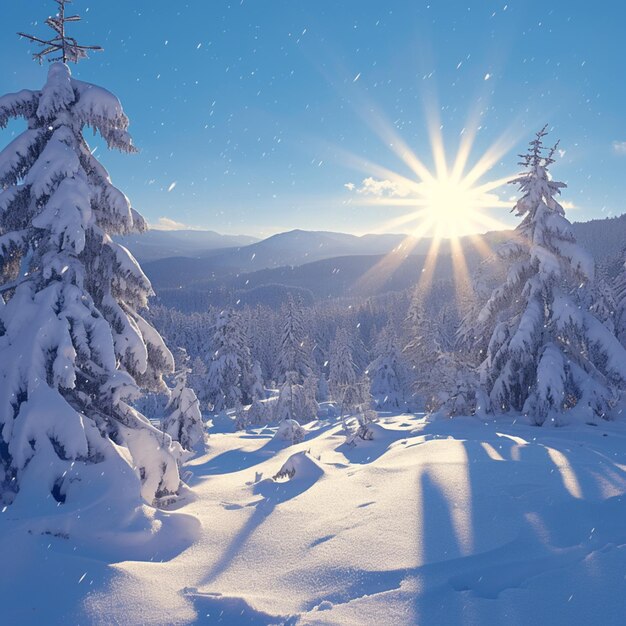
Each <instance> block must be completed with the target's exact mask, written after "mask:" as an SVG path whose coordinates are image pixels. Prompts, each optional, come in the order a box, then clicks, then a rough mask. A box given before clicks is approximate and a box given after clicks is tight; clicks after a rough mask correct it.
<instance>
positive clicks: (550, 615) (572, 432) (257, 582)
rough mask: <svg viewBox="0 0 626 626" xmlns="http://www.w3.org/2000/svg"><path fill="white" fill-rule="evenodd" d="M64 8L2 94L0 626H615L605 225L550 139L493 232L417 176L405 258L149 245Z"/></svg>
mask: <svg viewBox="0 0 626 626" xmlns="http://www.w3.org/2000/svg"><path fill="white" fill-rule="evenodd" d="M55 1H56V5H58V6H57V11H58V12H57V13H56V14H55V15H53V16H51V17H49V18H48V19H47V20H46V22H45V24H46V26H47V27H48V30H49V38H48V39H46V38H45V37H46V35H43V34H42V33H41V30H42V29H41V28H39V27H38V28H37V33H38V34H37V36H34V35H29V34H26V33H20V36H21V38H22V39H25V40H26V41H27V42H28V43H29V45H31V46H33V49H34V56H35V59H36V60H39V61H40V62H42V61H45V64H44V65H43V66H42V67H41V68H40V72H39V74H38V75H39V76H41V77H42V81H41V84H40V85H38V86H37V85H35V86H33V85H32V84H30V83H31V82H32V80H31V78H32V77H28V78H26V77H25V79H24V86H23V88H21V90H19V91H16V92H12V93H8V94H6V95H4V96H1V97H0V129H3V130H2V131H1V132H0V136H2V144H1V145H2V146H3V147H2V151H1V152H0V511H1V513H0V553H1V554H2V566H1V567H0V607H2V614H3V615H4V616H5V617H3V618H2V621H3V623H7V624H42V623H46V624H73V623H76V624H86V623H89V624H194V623H203V624H235V625H236V624H268V625H269V624H293V625H295V624H316V625H317V624H319V625H322V624H328V625H331V624H346V625H348V624H377V625H378V624H444V623H445V624H492V623H493V624H500V623H504V622H507V623H513V624H527V623H531V622H532V621H533V620H535V621H536V622H537V623H546V624H587V623H599V624H607V625H610V624H621V623H623V620H624V609H625V606H624V603H623V600H622V596H623V593H622V587H623V584H624V568H625V567H626V553H625V551H624V549H625V548H624V547H625V546H626V529H625V526H624V523H623V521H624V519H626V500H624V494H625V493H626V418H625V417H624V407H626V238H625V237H624V234H625V233H626V223H625V222H624V220H623V219H622V218H620V217H614V218H610V219H596V220H595V221H590V222H577V223H572V221H571V220H570V218H571V212H570V210H569V209H566V208H564V207H569V206H570V205H569V204H568V201H569V200H568V193H570V190H571V187H572V183H571V182H570V184H569V186H568V184H566V183H564V182H560V181H559V177H560V173H559V172H560V170H559V168H560V165H561V163H562V160H563V158H564V156H565V154H566V152H565V150H563V148H562V146H561V145H560V143H559V142H558V141H557V139H556V138H557V137H558V134H559V124H558V120H555V121H554V124H549V125H548V124H546V125H545V126H544V127H543V128H540V129H537V130H536V131H535V132H532V131H530V132H529V133H528V136H527V137H526V142H527V143H526V146H525V147H524V148H523V152H522V153H521V154H520V155H519V157H517V158H516V157H515V156H511V154H507V156H506V159H508V161H509V163H508V164H507V167H509V168H510V169H513V170H515V171H516V172H517V173H516V174H515V175H512V176H510V177H507V178H506V180H505V181H504V182H503V183H501V184H502V185H505V187H506V191H505V192H503V193H505V195H506V197H508V198H509V200H507V201H506V202H505V201H503V200H501V199H498V203H497V204H496V206H498V207H500V205H505V206H506V208H504V206H502V207H501V208H499V209H498V210H500V211H502V212H505V211H510V212H512V214H513V218H514V220H515V221H514V222H512V223H509V224H508V226H509V228H501V229H497V230H493V229H492V230H490V231H489V232H487V233H484V234H473V233H469V234H467V233H457V231H456V230H455V229H454V228H453V226H454V225H453V224H452V222H454V221H455V220H456V221H458V222H462V218H461V216H460V215H459V214H458V213H457V212H453V211H452V210H451V209H448V208H446V207H447V206H448V205H449V204H450V203H454V202H458V203H460V204H463V196H462V193H461V192H463V193H469V194H470V195H471V193H473V191H472V192H471V193H470V192H468V191H467V187H468V186H471V185H470V183H468V184H467V185H466V187H465V188H463V186H462V185H458V189H456V190H455V189H452V188H453V187H454V184H455V182H454V180H455V179H454V177H452V176H450V177H449V178H448V179H445V180H444V181H441V180H435V179H433V181H430V182H428V181H429V179H428V175H427V173H425V172H422V178H421V179H420V182H419V183H415V185H416V188H417V189H418V190H421V191H420V193H422V192H423V189H424V188H423V185H431V186H434V187H435V188H436V189H435V191H432V190H431V191H428V192H423V193H425V194H426V195H425V196H424V198H422V200H423V201H424V202H425V203H426V205H429V203H430V205H432V207H431V208H430V209H429V208H426V209H424V211H426V214H425V215H423V214H422V213H419V211H420V210H422V209H420V210H418V213H417V214H418V215H419V216H422V218H423V219H424V223H425V224H427V226H428V224H429V222H428V220H431V221H432V223H433V224H434V226H433V227H432V231H424V233H426V234H419V233H420V231H419V230H416V231H415V232H411V233H410V234H406V235H402V236H399V237H398V236H396V235H393V234H389V233H386V234H383V235H365V236H363V237H356V236H353V235H343V234H340V233H334V232H330V231H324V232H322V231H312V230H311V231H305V230H294V231H291V232H285V233H279V234H278V235H274V236H272V237H260V238H256V237H252V236H250V237H233V236H223V235H219V234H217V233H210V236H209V234H208V231H207V232H206V233H201V232H200V231H197V232H196V231H188V232H187V231H183V230H180V231H171V232H170V231H164V232H161V231H157V230H150V228H149V226H148V223H147V221H146V219H145V218H144V217H143V216H142V215H141V214H140V213H139V212H138V211H137V210H136V209H135V208H134V205H133V204H132V203H131V200H130V199H129V197H127V196H126V194H125V192H124V190H122V189H121V188H118V187H117V186H116V182H115V180H114V178H115V177H114V176H111V175H109V172H108V171H107V169H106V168H105V165H104V164H105V163H108V162H109V161H108V159H109V158H110V157H109V153H108V152H107V151H106V150H105V148H106V149H110V150H112V151H117V152H120V153H122V154H123V155H124V156H125V157H127V164H126V165H125V166H124V167H127V168H129V169H130V168H132V167H133V165H132V158H133V155H134V154H135V153H137V148H136V146H135V144H134V143H133V139H132V138H131V135H130V130H129V129H130V128H131V126H130V121H129V118H128V117H127V115H126V113H125V112H124V109H123V108H122V104H121V102H120V100H119V99H118V97H117V96H116V95H114V94H113V93H112V92H111V91H109V90H107V89H106V88H104V87H100V86H98V85H96V84H95V82H94V83H92V82H86V81H85V80H83V79H82V77H83V76H86V75H87V74H88V73H89V72H87V71H86V70H82V67H85V68H88V67H89V65H88V63H85V64H81V65H80V66H78V65H73V64H77V63H78V61H82V60H85V59H87V58H88V57H89V56H94V55H95V54H97V53H99V52H101V49H100V48H99V46H95V45H94V46H91V45H90V46H84V45H81V44H79V43H78V42H77V40H76V39H74V38H73V37H72V36H71V35H70V34H69V31H70V29H73V28H74V22H77V21H79V17H78V16H77V15H73V14H72V15H70V14H69V9H70V4H71V3H70V2H69V0H55ZM77 4H78V3H77ZM50 32H51V34H50ZM16 45H18V44H16ZM199 47H200V46H198V48H199ZM459 66H460V64H459ZM77 67H81V71H80V74H79V72H78V70H77V69H75V68H77ZM77 74H78V75H80V76H81V79H79V78H78V77H77ZM359 77H360V74H358V75H357V76H356V78H353V79H352V81H351V82H352V83H356V82H357V81H358V80H359ZM488 77H489V74H487V76H486V77H485V78H484V80H485V81H487V80H488ZM98 78H99V76H98V72H97V71H93V80H94V81H98ZM94 142H95V143H96V144H97V147H93V146H92V144H93V143H94ZM98 148H100V149H98ZM420 167H423V166H420ZM420 167H416V169H417V170H418V171H422V170H420ZM431 178H432V176H431ZM476 178H478V177H476ZM368 180H369V181H370V182H369V183H367V184H365V185H364V187H363V188H362V189H359V190H356V193H357V194H362V195H366V194H367V193H369V192H370V190H371V188H372V187H374V186H375V185H376V184H377V183H376V181H375V180H374V179H373V178H370V179H365V181H364V183H365V182H366V181H368ZM463 180H466V179H463ZM398 181H400V182H402V180H401V177H400V176H398V177H397V180H394V181H393V184H392V183H389V182H388V181H387V185H386V187H385V186H384V189H385V192H384V193H383V196H382V197H383V198H389V195H385V194H389V193H391V192H389V189H394V190H395V189H396V187H397V186H398V185H399V184H400V182H398ZM424 181H426V182H424ZM443 183H446V184H447V185H448V188H450V189H452V192H450V191H449V190H448V191H445V193H444V192H442V191H441V188H444V187H445V185H444V184H443ZM402 184H406V183H405V182H403V183H402ZM464 184H465V183H464ZM472 184H474V186H475V187H476V188H478V185H477V184H476V181H475V180H474V181H473V183H472ZM583 184H584V181H576V182H575V185H583ZM393 185H396V187H394V186H393ZM420 185H422V186H420ZM484 186H485V187H489V185H488V184H486V185H484ZM174 187H175V183H172V184H170V185H169V189H168V192H171V191H172V190H173V189H174ZM345 187H346V188H347V190H348V191H350V192H352V191H353V189H351V188H350V186H349V185H345ZM496 187H497V185H495V184H494V185H493V186H492V187H489V192H491V191H492V189H495V188H496ZM352 188H354V185H352ZM409 188H410V187H409ZM459 189H460V190H461V191H459ZM463 189H465V191H463ZM413 191H415V189H413ZM393 193H396V192H395V191H394V192H393ZM408 193H409V192H406V193H405V192H402V193H398V194H397V196H398V197H400V198H406V196H407V194H408ZM442 193H443V196H445V198H444V200H442V199H441V198H442ZM468 197H469V196H468ZM476 197H479V196H476ZM476 197H474V196H472V197H471V202H469V201H468V204H467V207H465V208H467V210H468V211H470V210H471V211H475V210H476V209H475V203H476ZM491 201H493V200H491ZM430 205H429V206H430ZM420 206H421V205H420ZM463 206H464V205H463ZM433 207H434V208H433ZM457 210H458V207H456V208H455V209H454V211H457ZM429 211H430V212H429ZM420 219H421V218H420ZM446 228H447V230H446ZM442 229H443V230H442ZM218 230H219V228H218ZM483 230H488V229H486V228H485V229H483ZM189 233H193V236H192V235H190V234H189ZM177 234H178V237H179V239H176V235H177ZM151 237H152V239H151ZM203 237H204V238H203ZM209 239H210V241H211V243H210V244H209V243H208V242H209ZM422 239H425V240H427V245H426V244H423V243H422V241H421V240H422ZM146 242H147V243H146ZM423 245H426V247H423ZM421 246H422V247H421ZM142 268H144V269H142ZM5 620H6V622H5Z"/></svg>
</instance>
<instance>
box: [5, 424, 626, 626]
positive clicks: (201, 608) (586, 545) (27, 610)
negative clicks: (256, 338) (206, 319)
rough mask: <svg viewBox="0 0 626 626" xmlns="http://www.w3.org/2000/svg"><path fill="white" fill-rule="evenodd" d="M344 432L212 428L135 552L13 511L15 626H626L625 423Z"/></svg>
mask: <svg viewBox="0 0 626 626" xmlns="http://www.w3.org/2000/svg"><path fill="white" fill-rule="evenodd" d="M340 428H341V427H340V426H338V425H334V424H329V423H327V422H319V423H314V424H311V425H309V426H308V431H309V433H308V436H307V439H306V441H305V442H304V443H302V444H299V445H296V446H293V447H286V448H285V447H284V444H283V443H282V442H278V441H276V440H273V439H272V435H273V431H272V429H260V430H259V431H253V432H248V433H243V434H242V433H237V434H233V433H224V434H221V433H213V434H212V436H211V439H210V452H209V454H207V455H206V456H204V457H201V458H198V459H196V460H194V461H192V462H191V464H190V466H189V469H190V470H191V471H192V473H193V474H192V478H191V484H192V486H193V490H194V492H195V494H196V499H195V501H192V502H189V503H188V504H186V505H185V506H184V507H183V508H182V509H181V510H180V511H179V512H177V513H172V514H171V515H169V516H166V517H169V519H164V520H162V525H161V526H160V525H159V524H155V527H154V529H153V536H154V539H153V544H152V545H150V544H149V543H147V544H145V545H143V548H141V549H139V548H137V547H136V546H135V547H132V546H133V545H134V544H133V543H132V542H129V546H130V547H129V549H128V556H127V558H128V559H134V560H120V550H119V546H118V548H117V549H116V550H114V551H113V552H112V553H111V554H110V555H109V558H106V557H107V555H106V549H105V547H104V546H101V549H99V550H96V549H95V548H93V547H92V548H90V549H85V548H79V549H75V545H74V542H73V540H72V538H71V537H70V539H66V538H63V537H54V536H49V535H41V534H40V532H38V531H37V530H36V529H35V528H34V527H33V526H32V524H31V525H30V527H31V530H33V532H32V534H29V533H28V532H27V530H28V528H29V524H28V523H26V522H21V523H18V522H16V521H11V520H9V519H8V516H10V510H7V511H6V512H5V513H4V514H3V515H2V518H3V519H2V521H0V550H1V553H2V554H3V567H2V568H0V572H1V574H0V602H1V605H2V607H3V619H5V620H6V622H5V623H11V624H21V623H25V624H30V623H33V624H34V623H42V620H43V618H44V616H45V621H46V623H49V624H61V623H74V622H77V623H94V624H112V623H115V624H116V623H120V624H122V623H123V624H140V623H145V624H189V623H201V624H229V625H237V624H285V623H286V624H316V625H322V624H328V625H330V624H333V625H334V624H355V625H356V624H416V623H419V624H444V623H445V624H502V623H508V624H520V625H521V624H528V623H533V622H534V623H537V624H588V623H598V624H605V625H611V624H623V622H624V618H623V615H624V609H625V608H626V602H625V601H624V597H623V588H624V575H625V573H626V525H625V524H624V520H625V519H626V500H624V497H623V494H624V491H625V489H626V426H625V425H624V424H622V423H619V422H616V423H603V424H600V425H599V426H588V425H583V426H576V427H574V426H572V427H564V428H559V429H555V428H541V429H540V428H534V427H531V426H528V425H525V424H520V423H517V424H516V423H514V422H513V421H512V420H509V421H507V420H506V419H505V420H504V421H502V420H500V421H499V422H497V423H496V422H488V423H483V422H480V421H478V420H476V419H474V418H456V419H455V420H452V421H448V420H446V421H440V422H433V423H427V422H426V421H425V420H424V419H423V418H419V417H415V416H392V417H385V418H383V419H382V421H381V422H380V423H379V424H378V425H377V426H376V427H375V439H374V441H372V442H363V443H361V444H360V445H359V446H357V447H355V448H350V447H347V446H346V445H345V443H344V439H345V438H344V436H343V435H342V434H341V432H340ZM294 454H296V456H293V455H294ZM290 459H291V460H290ZM285 463H287V465H286V466H285V467H284V465H285ZM281 469H282V470H285V469H286V470H289V472H283V475H282V476H281V477H280V478H278V479H277V480H276V481H274V480H272V479H271V477H272V476H275V475H277V474H278V473H279V472H280V471H281ZM293 469H295V474H292V470H293ZM290 475H291V478H290V477H289V476H290ZM179 518H180V519H179ZM193 518H197V519H198V520H200V522H201V526H202V528H201V530H199V531H198V530H197V529H195V528H194V527H193V524H191V523H190V520H191V519H193ZM177 519H178V522H176V520H177ZM176 524H178V534H174V536H173V535H172V533H171V530H172V528H175V527H176V526H175V525H176ZM37 528H39V527H37ZM168 529H169V530H168ZM114 561H118V562H114ZM109 562H111V564H108V563H109Z"/></svg>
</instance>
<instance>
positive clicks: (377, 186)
mask: <svg viewBox="0 0 626 626" xmlns="http://www.w3.org/2000/svg"><path fill="white" fill-rule="evenodd" d="M345 187H346V189H349V190H350V191H356V192H357V193H359V194H361V195H364V196H376V197H377V198H406V196H408V195H409V194H410V193H411V190H410V189H409V187H408V186H407V185H403V184H401V183H399V182H394V181H392V180H377V179H376V178H372V177H371V176H369V177H368V178H364V179H363V182H362V183H361V186H360V187H358V188H356V189H355V185H354V183H347V184H346V185H345Z"/></svg>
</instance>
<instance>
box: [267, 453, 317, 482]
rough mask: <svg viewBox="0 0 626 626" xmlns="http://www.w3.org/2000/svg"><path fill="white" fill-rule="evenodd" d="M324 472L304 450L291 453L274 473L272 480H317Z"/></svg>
mask: <svg viewBox="0 0 626 626" xmlns="http://www.w3.org/2000/svg"><path fill="white" fill-rule="evenodd" d="M323 474H324V470H323V469H322V468H321V467H320V465H319V463H318V462H317V461H316V460H315V459H314V458H313V457H312V456H311V455H310V454H309V453H308V452H305V451H302V452H296V453H295V454H292V455H291V456H290V457H289V458H288V459H287V461H286V462H285V463H284V464H283V466H282V467H281V468H280V470H279V471H278V472H277V473H276V474H275V475H274V477H273V480H285V479H286V480H306V479H311V478H313V479H314V480H318V479H319V478H321V476H322V475H323Z"/></svg>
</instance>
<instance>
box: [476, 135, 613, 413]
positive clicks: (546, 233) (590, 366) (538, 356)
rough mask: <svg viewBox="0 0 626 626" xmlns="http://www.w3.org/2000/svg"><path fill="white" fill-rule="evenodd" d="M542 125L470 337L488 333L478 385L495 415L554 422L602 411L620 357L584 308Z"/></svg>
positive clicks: (577, 261) (582, 266)
mask: <svg viewBox="0 0 626 626" xmlns="http://www.w3.org/2000/svg"><path fill="white" fill-rule="evenodd" d="M545 135H546V129H545V128H544V129H542V130H541V131H540V132H538V133H537V135H536V138H535V139H534V140H533V141H531V142H530V149H529V151H528V152H527V153H526V154H524V155H522V157H521V158H522V160H521V162H520V165H522V166H523V167H524V168H525V171H524V172H523V173H522V174H520V175H519V176H518V177H517V178H516V179H514V180H513V181H511V183H512V184H515V185H518V187H519V189H520V192H521V194H522V197H521V198H520V199H519V200H518V201H517V203H516V205H515V207H514V210H515V211H516V214H517V215H518V216H520V217H522V222H521V223H520V225H519V226H518V227H517V228H516V230H515V235H516V236H515V238H514V239H513V240H511V241H510V242H508V244H505V245H504V246H503V247H502V248H501V249H500V256H501V258H502V259H504V260H506V261H507V262H508V266H509V270H508V274H507V278H506V281H505V283H504V284H503V285H501V286H500V287H498V288H497V289H495V290H494V292H493V293H492V295H491V297H490V299H489V300H488V302H487V303H486V305H485V306H484V308H483V309H482V311H481V313H480V315H479V317H478V326H479V329H478V332H477V333H476V336H478V337H480V336H484V337H491V339H490V340H489V343H488V345H487V347H486V359H485V361H484V363H483V382H484V384H485V385H486V388H487V391H488V393H489V395H490V398H491V402H492V406H493V408H494V410H496V411H508V410H515V411H522V412H523V413H525V414H527V415H529V416H530V417H531V418H532V419H533V420H534V421H535V422H536V423H539V424H542V423H544V422H545V421H546V420H550V421H558V420H559V419H560V416H562V415H563V413H564V412H565V411H566V410H567V409H571V408H573V407H577V409H578V411H577V412H578V413H583V414H586V415H588V416H601V417H607V416H608V415H609V414H610V411H611V409H612V407H613V406H614V404H615V402H616V399H617V394H618V391H619V389H621V388H622V387H623V385H624V383H625V382H626V353H625V352H624V349H623V348H622V346H621V345H620V344H619V342H618V341H617V340H616V339H615V337H614V336H613V335H612V333H611V332H610V331H609V330H608V329H607V328H606V326H604V325H603V324H602V323H601V322H600V321H599V320H598V319H597V318H596V317H595V316H594V315H593V313H592V312H591V311H590V310H589V308H588V307H587V306H584V301H585V297H586V294H587V290H588V289H589V286H590V285H591V283H592V281H593V278H594V266H593V261H592V260H591V258H590V257H589V256H588V255H587V254H586V253H585V252H583V251H582V250H581V249H580V248H579V247H578V246H577V245H576V240H575V238H574V235H573V232H572V228H571V225H570V223H569V222H568V220H567V219H566V218H565V212H564V210H563V207H562V206H561V205H560V204H559V203H558V202H557V200H556V196H557V195H558V194H560V192H561V189H563V188H564V187H565V186H566V185H565V184H564V183H561V182H557V181H554V180H552V179H551V177H550V176H549V174H548V167H549V166H550V165H551V164H552V163H553V162H554V155H555V152H556V147H554V148H552V149H551V150H546V149H545V148H544V145H543V139H544V137H545Z"/></svg>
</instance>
